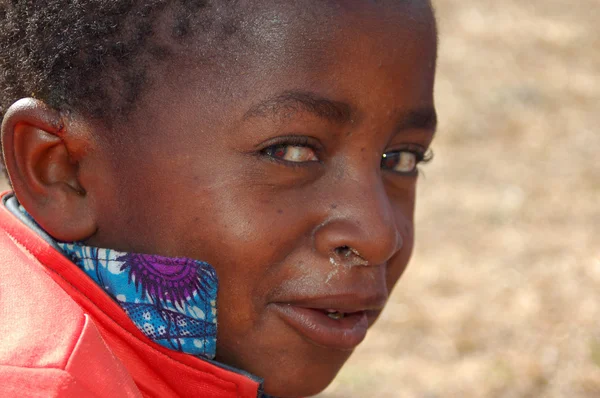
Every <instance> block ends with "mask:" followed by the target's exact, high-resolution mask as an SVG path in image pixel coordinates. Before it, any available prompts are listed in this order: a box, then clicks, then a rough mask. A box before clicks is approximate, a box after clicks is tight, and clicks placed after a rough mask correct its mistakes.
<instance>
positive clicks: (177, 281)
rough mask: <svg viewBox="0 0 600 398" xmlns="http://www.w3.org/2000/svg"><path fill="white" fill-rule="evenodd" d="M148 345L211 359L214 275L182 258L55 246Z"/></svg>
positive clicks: (205, 266)
mask: <svg viewBox="0 0 600 398" xmlns="http://www.w3.org/2000/svg"><path fill="white" fill-rule="evenodd" d="M56 243H57V245H58V246H59V247H60V248H61V249H62V251H63V252H64V254H65V255H66V256H67V257H68V258H70V259H71V261H73V263H75V264H76V265H77V266H78V267H79V268H81V269H82V270H83V271H84V272H85V273H86V274H87V275H88V276H89V277H90V278H92V279H93V280H94V282H96V283H97V284H98V286H100V287H101V288H103V289H104V291H105V292H106V293H108V295H109V296H110V297H112V299H113V300H115V301H116V302H117V303H118V304H119V305H120V306H121V308H123V310H124V311H125V312H126V313H127V315H128V316H129V318H130V319H131V320H132V321H133V323H134V324H135V325H136V326H137V327H138V329H140V330H141V331H142V332H143V333H144V334H145V335H146V336H147V337H149V338H150V339H151V340H153V341H154V342H156V343H158V344H160V345H162V346H164V347H167V348H170V349H172V350H176V351H180V352H184V353H186V354H191V355H195V356H199V357H203V358H208V359H213V358H214V357H215V352H216V343H217V304H216V300H217V288H218V281H217V275H216V272H215V270H214V268H213V267H212V266H210V265H209V264H207V263H205V262H202V261H197V260H190V259H187V258H170V257H162V256H157V255H148V254H134V253H124V252H117V251H115V250H110V249H100V248H96V247H89V246H83V245H80V244H77V243H60V242H56Z"/></svg>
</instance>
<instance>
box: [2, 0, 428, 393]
mask: <svg viewBox="0 0 600 398" xmlns="http://www.w3.org/2000/svg"><path fill="white" fill-rule="evenodd" d="M259 3H260V5H258V6H252V7H250V8H249V10H250V11H251V12H247V13H246V14H247V16H246V17H245V18H246V21H245V22H246V25H245V26H247V27H248V28H247V32H246V34H245V36H244V41H245V45H243V46H242V45H241V44H239V43H238V47H236V44H235V43H232V44H231V46H230V47H228V48H226V49H225V50H224V53H225V55H223V59H226V58H227V57H228V55H229V53H230V52H231V53H237V54H238V57H237V58H238V59H237V60H236V61H231V60H230V61H229V63H227V64H226V65H227V67H226V68H224V67H222V65H224V63H223V62H220V61H219V62H217V61H215V62H214V63H212V64H209V65H207V66H206V67H204V68H198V67H195V66H194V65H196V62H197V57H196V55H195V53H194V52H193V51H191V50H190V49H189V48H187V49H186V51H184V52H182V53H181V54H179V55H178V56H176V57H175V58H174V59H173V62H170V63H169V64H168V65H167V66H160V65H157V66H156V67H155V68H153V69H152V70H151V77H152V78H153V79H152V80H153V81H154V84H153V85H152V86H151V89H149V90H148V91H147V93H146V94H145V95H144V97H143V98H142V99H141V100H140V101H139V103H138V104H137V108H136V110H135V112H134V113H133V114H132V115H131V116H130V117H129V118H128V119H127V120H126V121H124V122H119V124H118V125H117V126H113V129H114V130H116V131H119V132H120V135H119V136H115V135H114V134H112V133H111V132H109V131H108V130H107V128H106V127H104V125H103V124H102V123H100V122H98V121H95V120H91V119H88V118H86V117H85V116H83V115H81V114H78V113H77V112H71V113H68V114H67V113H65V112H60V111H58V110H54V109H50V108H49V107H47V106H46V105H45V104H43V103H41V102H40V101H36V100H31V99H29V100H22V101H20V102H18V103H16V104H15V105H13V107H11V108H10V109H9V111H8V112H7V113H6V116H5V120H4V123H3V127H2V134H3V146H4V148H3V149H4V153H5V154H6V155H5V157H6V164H7V169H8V171H9V175H10V177H11V181H12V184H13V187H14V190H15V192H16V195H17V197H18V198H19V200H20V201H21V203H22V204H23V205H24V206H25V208H26V209H27V210H28V211H29V213H30V214H32V216H33V217H34V218H35V219H36V220H38V222H39V223H40V224H41V225H42V226H43V227H44V228H45V229H46V230H47V231H48V232H49V233H50V234H51V235H53V236H54V237H56V238H58V239H61V240H84V241H86V243H87V244H89V245H94V246H99V247H109V248H114V249H118V250H124V251H133V252H142V253H156V254H162V255H167V256H182V257H190V258H196V259H200V260H203V261H207V262H209V263H210V264H212V265H213V266H214V267H215V269H216V270H217V274H218V276H219V283H220V287H219V296H218V308H219V315H218V317H219V332H218V340H217V341H218V346H217V360H219V361H221V362H224V363H227V364H230V365H232V366H235V367H238V368H242V369H244V370H247V371H249V372H251V373H253V374H256V375H258V376H261V377H263V378H265V390H266V392H267V393H269V394H272V395H276V396H302V395H304V396H306V395H312V394H315V393H317V392H319V391H321V390H322V389H324V388H325V387H326V386H327V385H328V384H329V383H330V382H331V380H332V379H333V378H334V377H335V375H336V373H337V372H338V370H339V369H340V367H341V366H342V365H343V363H344V362H345V361H346V360H347V359H348V357H349V355H350V354H351V350H343V349H337V348H332V347H324V346H322V345H319V344H315V343H314V342H313V341H311V340H310V339H307V338H306V337H305V336H303V335H301V334H300V333H298V332H297V331H296V330H295V329H293V328H291V327H290V326H289V325H288V324H287V323H286V322H284V321H283V320H282V318H281V316H280V314H279V313H278V312H277V311H274V310H273V303H281V302H289V301H290V300H293V299H297V298H305V297H309V298H314V297H322V296H326V295H328V294H331V292H335V293H336V294H342V295H345V296H346V297H351V298H354V299H358V300H361V299H364V300H363V301H368V302H369V303H370V305H371V307H372V308H371V311H369V323H370V324H372V323H373V322H374V321H375V319H376V318H377V316H378V315H379V313H380V310H381V308H382V307H383V305H384V303H385V301H386V299H387V297H388V295H389V292H390V291H391V290H392V288H393V287H394V285H395V284H396V282H397V281H398V279H399V278H400V276H401V274H402V272H403V271H404V269H405V268H406V265H407V263H408V260H409V257H410V254H411V251H412V247H413V240H414V237H413V212H414V205H415V186H416V182H417V175H416V173H413V172H411V173H404V174H403V173H396V172H394V171H393V170H390V169H388V168H385V167H384V168H383V169H382V167H381V159H382V155H383V154H384V153H388V154H390V153H393V152H394V151H404V152H409V153H410V152H414V151H417V152H424V151H425V150H426V149H427V148H428V147H429V145H430V143H431V140H432V138H433V135H434V131H435V118H434V111H433V109H434V101H433V81H434V72H435V57H436V45H437V43H436V32H435V22H434V19H433V15H432V12H431V9H430V8H429V5H428V4H427V3H426V2H423V1H405V2H399V1H382V2H364V1H349V2H348V1H346V2H339V3H338V2H312V1H307V2H305V3H306V4H301V6H291V5H289V4H281V2H271V1H264V2H259ZM323 3H327V4H323ZM173 70H177V71H178V73H176V74H174V73H171V71H173ZM175 75H176V76H175ZM315 103H318V104H320V106H315V105H314V104H315ZM311 104H312V105H311ZM289 136H293V137H296V138H293V139H291V140H290V139H289V138H285V137H289ZM282 137H283V138H282ZM298 137H300V138H298ZM307 137H308V138H307ZM273 145H280V146H278V147H274V146H273ZM285 145H289V146H288V147H287V148H286V149H287V150H288V156H290V152H289V151H295V152H294V153H297V154H299V156H300V159H301V160H305V161H302V162H290V161H287V162H286V161H283V160H281V159H277V158H276V157H277V156H278V155H280V154H281V150H282V146H283V147H285ZM277 149H279V151H280V152H277ZM312 160H316V161H312ZM345 247H349V248H352V249H353V250H354V251H355V253H352V254H351V255H349V256H344V255H341V254H340V253H341V252H340V250H339V249H340V248H345Z"/></svg>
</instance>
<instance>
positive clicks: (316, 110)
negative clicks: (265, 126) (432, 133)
mask: <svg viewBox="0 0 600 398" xmlns="http://www.w3.org/2000/svg"><path fill="white" fill-rule="evenodd" d="M299 111H306V112H310V113H312V114H314V115H316V116H317V117H320V118H322V119H326V120H329V121H332V122H335V123H339V124H344V123H348V122H350V121H351V120H352V119H353V110H352V107H351V106H350V105H349V104H347V103H345V102H340V101H333V100H330V99H328V98H325V97H322V96H320V95H318V94H315V93H311V92H307V91H284V92H283V93H280V94H278V95H276V96H274V97H271V98H268V99H266V100H264V101H261V102H259V103H258V104H256V105H254V106H252V107H251V108H250V109H249V110H248V112H246V113H245V114H244V120H246V119H250V118H253V117H267V116H276V115H279V114H281V113H284V114H290V113H295V112H299ZM436 127H437V113H436V111H435V108H433V107H422V108H417V109H413V110H410V111H407V112H404V113H400V117H399V118H398V123H397V125H396V128H395V131H396V132H401V131H403V130H411V129H414V130H435V129H436Z"/></svg>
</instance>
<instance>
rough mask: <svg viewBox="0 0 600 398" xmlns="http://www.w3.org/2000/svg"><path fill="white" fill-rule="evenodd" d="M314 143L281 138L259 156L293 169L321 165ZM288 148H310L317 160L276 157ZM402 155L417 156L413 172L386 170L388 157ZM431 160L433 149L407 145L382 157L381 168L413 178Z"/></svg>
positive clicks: (299, 138)
mask: <svg viewBox="0 0 600 398" xmlns="http://www.w3.org/2000/svg"><path fill="white" fill-rule="evenodd" d="M313 141H314V140H313V139H311V138H309V137H306V136H289V137H279V139H277V140H276V141H275V142H270V143H269V144H270V145H268V146H266V147H264V148H263V149H261V150H260V151H259V155H261V156H263V157H265V158H267V159H269V160H271V161H274V162H278V163H283V164H285V165H286V166H291V167H302V166H307V165H310V164H311V163H321V161H320V160H319V155H320V153H321V152H322V150H321V148H318V147H317V145H316V144H315V143H314V142H313ZM286 147H301V148H308V149H310V150H312V151H313V153H314V154H315V156H316V157H317V159H316V160H309V161H303V162H295V161H289V160H285V159H281V158H278V157H276V156H274V155H275V153H276V151H277V150H278V149H280V148H286ZM402 153H411V154H413V155H415V166H414V169H413V170H411V171H410V172H400V171H394V170H391V169H386V168H384V161H385V157H386V156H387V157H389V158H391V157H392V156H400V154H402ZM431 160H433V151H432V150H431V149H428V150H425V149H424V148H423V147H421V146H419V145H407V146H406V147H404V148H399V149H396V150H394V151H388V152H385V153H384V154H383V155H382V159H381V167H382V169H384V170H389V171H391V172H392V173H394V174H397V175H404V176H411V175H416V174H418V172H419V169H418V168H417V165H419V164H426V163H429V162H431Z"/></svg>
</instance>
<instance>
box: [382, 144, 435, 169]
mask: <svg viewBox="0 0 600 398" xmlns="http://www.w3.org/2000/svg"><path fill="white" fill-rule="evenodd" d="M403 153H410V154H412V155H414V156H415V159H414V167H413V169H412V170H410V171H406V172H404V171H395V170H393V169H392V168H391V167H390V168H386V167H385V165H384V163H385V161H386V157H387V158H393V157H398V158H399V157H400V155H401V154H403ZM398 160H399V159H398ZM432 160H433V151H432V150H431V149H427V150H425V149H424V148H423V147H421V146H419V145H407V146H406V147H404V148H399V149H396V150H394V151H389V152H385V153H384V154H383V156H382V158H381V168H382V169H383V170H387V171H390V172H392V173H394V174H397V175H401V176H413V175H418V174H419V171H420V170H419V168H418V165H419V164H426V163H429V162H431V161H432Z"/></svg>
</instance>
